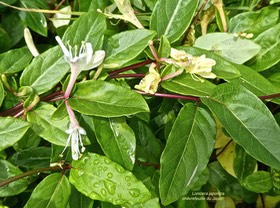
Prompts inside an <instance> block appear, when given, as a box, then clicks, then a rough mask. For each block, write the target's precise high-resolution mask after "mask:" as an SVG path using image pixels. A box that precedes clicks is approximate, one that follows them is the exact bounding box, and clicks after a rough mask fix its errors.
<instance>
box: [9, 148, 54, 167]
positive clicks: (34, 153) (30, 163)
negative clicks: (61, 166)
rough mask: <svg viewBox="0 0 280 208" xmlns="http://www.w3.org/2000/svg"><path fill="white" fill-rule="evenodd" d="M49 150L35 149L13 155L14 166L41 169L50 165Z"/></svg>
mask: <svg viewBox="0 0 280 208" xmlns="http://www.w3.org/2000/svg"><path fill="white" fill-rule="evenodd" d="M50 157H51V149H50V148H49V147H35V148H29V149H25V150H22V151H19V152H16V153H15V154H13V156H12V158H11V160H12V161H13V163H14V164H16V165H18V166H21V167H25V168H29V169H31V168H42V167H48V166H49V165H50Z"/></svg>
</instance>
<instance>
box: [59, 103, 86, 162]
mask: <svg viewBox="0 0 280 208" xmlns="http://www.w3.org/2000/svg"><path fill="white" fill-rule="evenodd" d="M65 105H66V109H67V112H68V115H69V119H70V124H69V129H68V130H66V133H67V134H69V136H68V139H67V141H66V145H65V148H64V149H63V151H62V153H61V156H63V153H64V151H65V150H66V148H67V147H68V146H69V145H70V146H71V153H72V158H73V160H78V159H79V158H80V157H81V156H82V153H83V152H84V151H85V149H86V148H85V147H84V145H83V138H82V136H83V135H86V131H85V130H84V129H83V128H82V127H80V125H79V122H78V121H77V119H76V117H75V114H74V111H73V110H72V109H71V108H70V106H69V105H68V100H66V101H65ZM80 146H81V150H80Z"/></svg>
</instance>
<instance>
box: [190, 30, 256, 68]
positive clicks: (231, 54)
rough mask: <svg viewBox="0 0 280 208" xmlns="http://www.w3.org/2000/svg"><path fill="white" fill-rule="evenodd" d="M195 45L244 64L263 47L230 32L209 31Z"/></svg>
mask: <svg viewBox="0 0 280 208" xmlns="http://www.w3.org/2000/svg"><path fill="white" fill-rule="evenodd" d="M194 47H197V48H201V49H205V50H209V51H213V52H215V53H216V54H218V55H220V56H222V57H223V58H225V59H226V60H228V61H231V62H233V63H236V64H243V63H244V62H246V61H248V60H249V59H251V58H253V57H254V56H255V55H257V54H258V53H259V51H260V50H261V47H260V46H259V45H257V44H256V43H254V42H253V41H252V40H249V39H245V38H240V37H235V36H234V34H229V33H209V34H206V35H203V36H201V37H199V38H198V39H197V40H196V41H195V44H194Z"/></svg>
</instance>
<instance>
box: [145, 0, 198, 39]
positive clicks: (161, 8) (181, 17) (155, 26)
mask: <svg viewBox="0 0 280 208" xmlns="http://www.w3.org/2000/svg"><path fill="white" fill-rule="evenodd" d="M198 2H199V1H198V0H173V1H170V0H161V1H158V2H157V3H156V5H155V8H154V10H153V12H152V16H151V22H150V28H151V30H155V31H157V33H158V37H160V36H162V35H165V36H166V37H167V38H168V40H169V41H170V43H174V42H175V41H177V40H178V39H179V38H180V37H181V36H182V35H183V34H184V32H185V31H186V30H187V28H188V27H189V26H190V23H191V21H192V18H193V16H194V13H195V11H196V8H197V6H198Z"/></svg>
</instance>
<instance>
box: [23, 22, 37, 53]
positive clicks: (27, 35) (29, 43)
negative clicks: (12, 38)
mask: <svg viewBox="0 0 280 208" xmlns="http://www.w3.org/2000/svg"><path fill="white" fill-rule="evenodd" d="M24 40H25V43H26V45H27V47H28V49H29V51H30V52H31V54H32V55H33V56H34V57H36V56H39V55H40V54H39V52H38V50H37V48H36V46H35V44H34V42H33V38H32V35H31V33H30V30H29V29H28V28H25V29H24Z"/></svg>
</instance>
